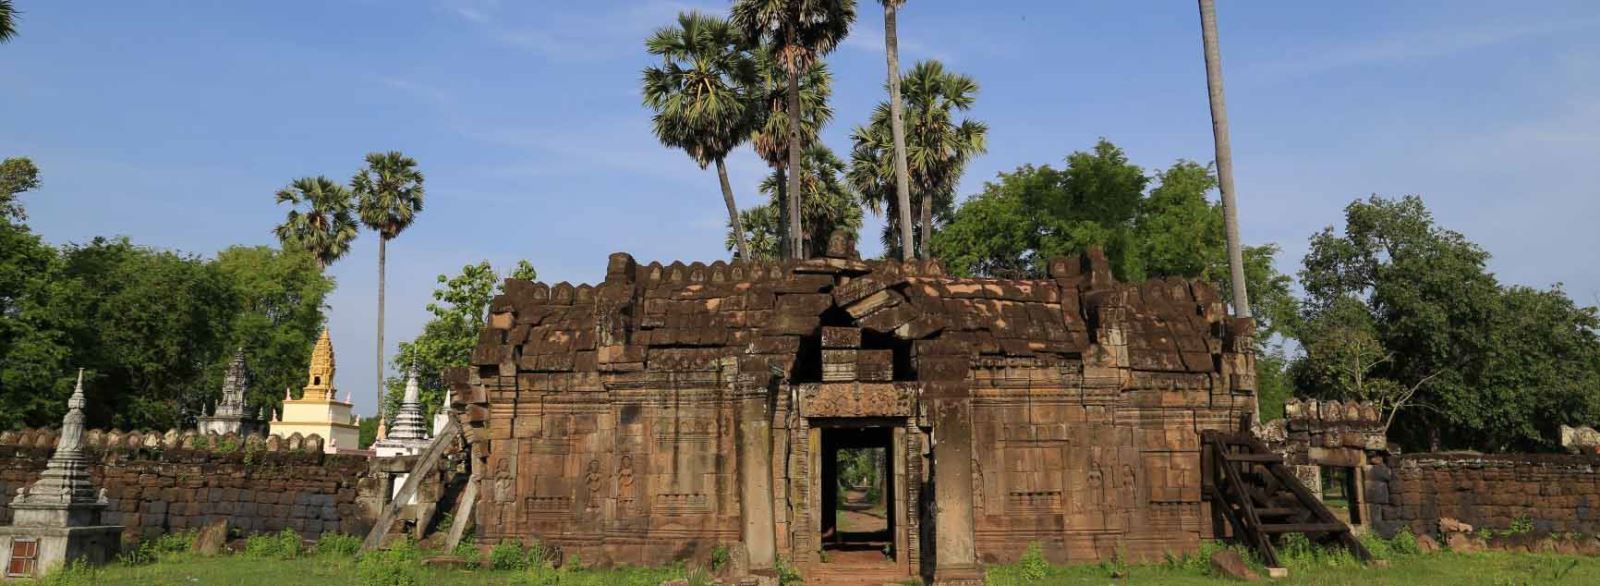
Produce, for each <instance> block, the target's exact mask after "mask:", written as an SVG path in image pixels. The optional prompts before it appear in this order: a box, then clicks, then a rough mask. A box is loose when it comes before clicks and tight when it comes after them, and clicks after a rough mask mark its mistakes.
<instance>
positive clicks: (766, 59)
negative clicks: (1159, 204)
mask: <svg viewBox="0 0 1600 586" xmlns="http://www.w3.org/2000/svg"><path fill="white" fill-rule="evenodd" d="M755 57H756V72H757V73H758V74H759V79H758V81H757V84H756V88H755V91H754V92H753V93H752V95H753V97H754V99H755V100H756V101H757V108H756V110H755V111H754V112H753V114H755V115H756V116H757V117H758V118H759V121H758V122H757V123H755V124H754V125H753V130H751V133H750V146H751V147H752V148H754V150H755V152H756V155H757V156H760V157H761V159H762V160H763V161H766V163H767V166H768V167H771V168H772V169H773V170H774V171H775V172H777V173H778V175H779V176H780V177H783V178H784V180H783V182H782V183H783V185H782V186H781V189H779V190H778V201H779V205H778V214H777V216H776V219H777V221H778V226H779V230H778V233H779V234H780V235H782V238H780V240H779V244H778V249H779V251H780V254H779V256H781V257H784V258H787V257H788V256H789V252H788V250H789V240H788V233H787V230H788V228H787V226H788V225H789V198H788V195H787V190H788V165H789V114H788V112H789V99H788V95H789V92H788V81H787V80H788V77H789V76H788V74H787V73H785V72H784V70H783V67H782V66H781V65H780V64H779V63H778V61H777V59H776V58H775V57H773V55H772V51H771V50H770V49H769V48H767V47H757V48H756V51H755ZM832 95H833V74H832V73H831V72H829V71H828V64H827V63H825V62H823V61H820V60H819V61H816V62H813V63H812V64H811V66H810V67H808V68H806V71H805V73H804V74H802V75H801V76H800V141H801V143H802V144H817V143H818V138H817V137H818V135H819V134H820V133H821V132H822V128H823V127H824V126H827V125H828V123H829V122H831V121H833V107H832V106H830V105H829V104H828V99H829V98H830V97H832ZM741 218H742V216H741ZM741 221H742V220H741ZM747 232H748V230H747Z"/></svg>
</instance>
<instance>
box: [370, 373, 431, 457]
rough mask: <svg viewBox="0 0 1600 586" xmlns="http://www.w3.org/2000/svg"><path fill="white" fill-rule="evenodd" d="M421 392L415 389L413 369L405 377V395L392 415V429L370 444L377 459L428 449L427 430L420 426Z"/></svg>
mask: <svg viewBox="0 0 1600 586" xmlns="http://www.w3.org/2000/svg"><path fill="white" fill-rule="evenodd" d="M420 395H421V391H420V389H419V388H418V387H417V369H416V368H415V367H413V368H412V369H411V370H410V372H409V373H408V374H407V376H406V393H405V396H404V398H402V399H401V401H400V409H399V410H398V411H396V412H395V415H394V427H393V428H390V429H389V434H388V437H385V438H383V439H380V440H378V441H377V442H374V443H373V444H372V449H373V451H374V452H376V453H377V455H378V457H379V458H391V457H394V456H411V455H415V454H420V453H422V451H423V450H425V449H427V447H428V430H427V429H426V428H425V427H423V425H422V400H421V398H420Z"/></svg>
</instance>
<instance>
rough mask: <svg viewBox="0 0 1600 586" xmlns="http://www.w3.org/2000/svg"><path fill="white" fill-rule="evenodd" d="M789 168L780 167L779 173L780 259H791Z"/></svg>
mask: <svg viewBox="0 0 1600 586" xmlns="http://www.w3.org/2000/svg"><path fill="white" fill-rule="evenodd" d="M787 168H788V167H787V166H785V165H779V166H778V168H777V169H775V170H774V171H776V172H777V173H778V232H779V234H778V235H777V236H778V258H779V259H780V260H781V259H786V258H789V256H790V254H791V253H790V252H789V232H788V230H789V173H788V172H786V171H785V169H787Z"/></svg>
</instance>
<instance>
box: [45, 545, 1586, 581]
mask: <svg viewBox="0 0 1600 586" xmlns="http://www.w3.org/2000/svg"><path fill="white" fill-rule="evenodd" d="M1218 548H1220V546H1217V545H1208V546H1207V547H1206V548H1205V550H1204V551H1202V552H1201V553H1200V554H1196V555H1192V556H1186V557H1182V558H1175V559H1170V560H1168V561H1167V562H1166V563H1162V564H1151V565H1122V564H1100V565H1079V566H1052V565H1050V564H1047V563H1044V562H1043V558H1042V557H1041V556H1038V555H1036V554H1034V553H1032V552H1034V551H1037V550H1036V549H1034V548H1032V547H1030V548H1029V550H1030V553H1029V554H1028V555H1026V556H1024V557H1025V558H1026V559H1024V560H1023V561H1021V562H1019V563H1017V564H1011V565H1003V566H990V567H989V568H988V583H989V584H992V585H995V586H1008V585H1021V584H1030V585H1032V584H1045V585H1048V584H1162V585H1165V584H1175V585H1179V586H1183V585H1189V584H1212V585H1214V584H1228V583H1231V582H1230V581H1228V580H1225V579H1222V578H1218V577H1214V576H1210V575H1208V573H1209V563H1208V562H1207V560H1208V559H1209V554H1210V553H1211V552H1213V551H1215V550H1216V549H1218ZM324 549H325V551H323V552H309V553H302V554H301V555H299V556H298V557H293V558H289V559H284V558H280V557H277V556H276V555H257V556H250V555H223V556H217V557H200V556H197V555H194V554H190V553H182V552H163V553H160V554H159V555H158V556H157V557H158V560H157V561H154V562H150V563H137V564H135V563H122V564H113V565H110V566H106V567H103V568H98V569H86V568H77V569H73V570H69V571H61V572H57V573H55V574H53V575H52V576H51V577H50V578H49V579H47V580H44V581H42V583H43V584H52V585H57V584H58V585H62V586H78V585H87V584H128V585H134V586H140V585H167V584H184V585H188V584H196V585H235V584H238V585H251V584H263V585H270V586H293V585H299V584H306V585H315V586H326V585H329V584H363V585H373V586H413V585H415V586H423V585H426V586H452V585H458V584H459V585H467V584H501V585H511V586H522V585H538V586H543V585H559V586H566V585H577V586H585V585H596V586H599V585H606V586H611V585H621V586H629V585H640V586H656V585H658V584H660V583H661V582H662V581H665V580H670V579H674V578H688V579H689V580H690V583H691V584H707V583H709V579H708V578H707V576H706V574H705V573H704V572H701V571H695V570H686V569H684V568H683V567H666V568H617V569H559V570H558V569H551V568H550V567H549V566H547V565H543V564H540V565H532V564H530V565H529V566H527V567H524V568H522V569H515V570H491V569H487V568H482V569H476V570H449V569H438V568H423V567H422V566H421V565H420V563H419V561H418V560H419V559H420V556H418V555H414V554H415V553H418V550H416V549H415V548H414V547H405V546H402V547H400V548H398V550H396V551H391V552H385V553H380V554H376V555H367V556H364V557H362V558H360V559H357V558H355V557H352V556H349V555H346V554H345V552H344V551H343V550H344V548H342V547H328V548H324ZM1404 549H1405V548H1404V547H1395V546H1394V545H1393V544H1391V545H1389V547H1388V549H1386V550H1385V551H1384V553H1385V554H1386V555H1388V556H1390V559H1389V560H1388V564H1389V565H1388V566H1387V567H1369V566H1363V565H1360V564H1356V563H1354V562H1353V561H1351V560H1349V559H1348V557H1347V556H1340V555H1330V554H1327V553H1317V554H1315V555H1312V554H1309V553H1308V552H1305V551H1301V552H1298V553H1289V552H1286V556H1285V559H1286V562H1285V563H1286V564H1287V565H1288V566H1289V568H1290V575H1289V578H1288V579H1286V580H1282V581H1278V582H1273V583H1274V584H1311V585H1329V586H1332V585H1349V586H1372V585H1385V584H1396V585H1400V584H1447V585H1449V586H1473V585H1484V586H1514V585H1515V586H1520V585H1524V584H1527V585H1533V584H1600V558H1586V557H1574V556H1561V555H1554V554H1528V553H1505V552H1487V553H1475V554H1457V553H1450V552H1442V553H1436V554H1431V555H1418V554H1408V553H1403V551H1404ZM273 553H274V554H276V553H277V552H273ZM485 565H487V564H485Z"/></svg>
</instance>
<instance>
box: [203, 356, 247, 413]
mask: <svg viewBox="0 0 1600 586" xmlns="http://www.w3.org/2000/svg"><path fill="white" fill-rule="evenodd" d="M246 376H248V375H247V373H246V372H245V365H244V348H242V347H241V348H239V349H238V350H237V351H235V352H234V353H233V361H231V362H229V363H228V374H227V375H225V376H223V377H222V399H221V400H219V401H218V402H217V406H216V408H215V410H214V411H212V413H211V415H212V416H213V417H222V418H230V419H242V418H244V389H245V386H246V385H247V384H248V383H247V381H246V380H245V377H246Z"/></svg>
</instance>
